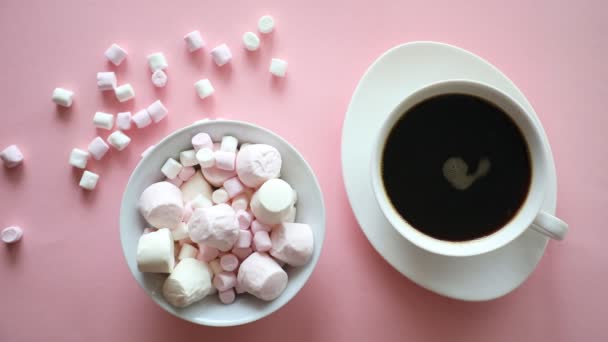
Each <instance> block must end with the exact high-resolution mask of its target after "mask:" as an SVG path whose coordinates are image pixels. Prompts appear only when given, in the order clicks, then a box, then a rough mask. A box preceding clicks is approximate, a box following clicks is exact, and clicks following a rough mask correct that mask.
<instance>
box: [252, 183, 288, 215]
mask: <svg viewBox="0 0 608 342" xmlns="http://www.w3.org/2000/svg"><path fill="white" fill-rule="evenodd" d="M292 205H293V189H292V188H291V186H289V184H287V182H285V181H284V180H282V179H271V180H268V181H266V182H265V183H264V184H263V185H262V186H261V187H260V189H259V190H258V191H256V193H255V194H254V195H253V198H252V199H251V211H252V212H253V215H255V217H256V219H258V220H259V221H260V222H262V223H265V224H269V225H273V224H279V223H281V222H283V220H284V219H285V218H286V217H287V215H289V210H290V207H291V206H292Z"/></svg>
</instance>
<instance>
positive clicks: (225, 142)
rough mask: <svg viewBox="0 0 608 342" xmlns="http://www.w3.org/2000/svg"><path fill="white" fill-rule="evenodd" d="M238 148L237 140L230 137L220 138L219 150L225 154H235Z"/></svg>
mask: <svg viewBox="0 0 608 342" xmlns="http://www.w3.org/2000/svg"><path fill="white" fill-rule="evenodd" d="M238 146H239V141H238V139H237V138H235V137H233V136H231V135H225V136H223V137H222V142H221V143H220V150H222V151H226V152H235V153H236V150H237V148H238Z"/></svg>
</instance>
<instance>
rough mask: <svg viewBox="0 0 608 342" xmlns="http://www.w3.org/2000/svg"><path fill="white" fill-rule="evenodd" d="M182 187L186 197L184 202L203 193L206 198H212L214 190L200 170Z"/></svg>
mask: <svg viewBox="0 0 608 342" xmlns="http://www.w3.org/2000/svg"><path fill="white" fill-rule="evenodd" d="M180 189H181V191H182V196H183V197H184V202H190V201H192V200H194V199H195V198H196V197H197V196H198V195H203V196H204V197H205V198H207V199H210V198H211V193H212V192H213V188H212V187H211V185H209V183H207V181H206V180H205V178H204V177H203V174H202V173H201V172H200V171H197V172H196V173H194V175H193V176H192V177H190V179H188V180H187V181H186V182H185V183H184V184H183V185H182V186H181V188H180Z"/></svg>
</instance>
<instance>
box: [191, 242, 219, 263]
mask: <svg viewBox="0 0 608 342" xmlns="http://www.w3.org/2000/svg"><path fill="white" fill-rule="evenodd" d="M198 247H199V249H198V250H199V252H198V255H197V256H196V257H197V258H198V259H200V260H203V261H204V262H210V261H211V260H213V259H215V258H217V256H218V255H219V254H220V251H218V250H217V248H213V247H209V246H207V245H205V244H199V245H198Z"/></svg>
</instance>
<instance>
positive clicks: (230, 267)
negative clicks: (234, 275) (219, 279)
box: [220, 254, 239, 272]
mask: <svg viewBox="0 0 608 342" xmlns="http://www.w3.org/2000/svg"><path fill="white" fill-rule="evenodd" d="M220 266H222V269H223V270H224V271H227V272H232V271H234V270H236V268H237V267H238V266H239V259H238V258H237V257H236V255H234V254H224V255H222V257H221V258H220Z"/></svg>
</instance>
